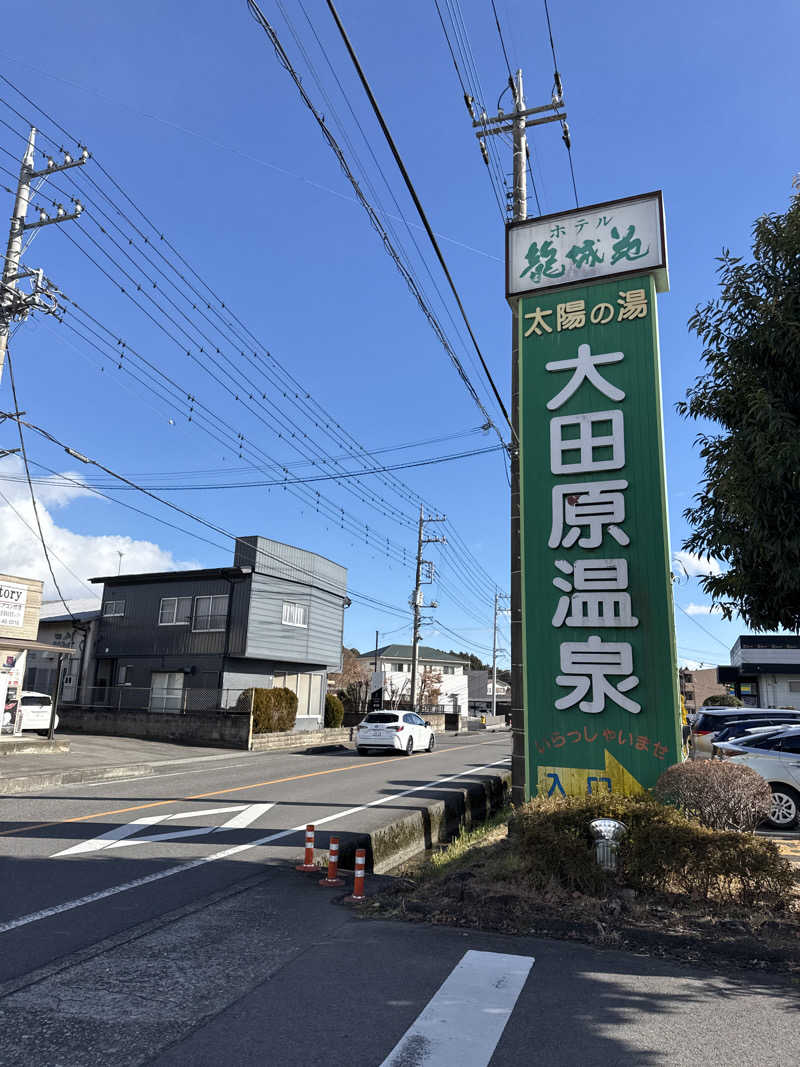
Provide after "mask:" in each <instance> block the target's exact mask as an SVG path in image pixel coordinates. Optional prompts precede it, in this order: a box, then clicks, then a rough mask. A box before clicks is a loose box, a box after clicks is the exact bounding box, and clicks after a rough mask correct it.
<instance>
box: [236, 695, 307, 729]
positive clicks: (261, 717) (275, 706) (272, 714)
mask: <svg viewBox="0 0 800 1067" xmlns="http://www.w3.org/2000/svg"><path fill="white" fill-rule="evenodd" d="M251 702H252V707H253V733H256V734H267V733H275V732H276V731H279V730H292V729H293V728H294V724H295V720H296V719H297V694H296V693H293V692H292V691H291V689H285V688H283V687H280V686H278V687H277V688H273V689H245V690H244V691H243V692H242V694H241V695H240V697H239V700H238V701H237V705H236V706H237V708H239V710H242V711H249V710H250V705H251Z"/></svg>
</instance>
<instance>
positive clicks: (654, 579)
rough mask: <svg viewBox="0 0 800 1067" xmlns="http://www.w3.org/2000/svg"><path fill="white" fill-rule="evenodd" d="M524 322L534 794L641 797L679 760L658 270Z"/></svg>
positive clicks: (526, 617)
mask: <svg viewBox="0 0 800 1067" xmlns="http://www.w3.org/2000/svg"><path fill="white" fill-rule="evenodd" d="M519 329H520V337H519V352H520V357H519V358H520V366H519V372H520V477H521V493H522V619H523V663H524V705H525V729H526V757H527V776H526V777H527V794H528V795H533V794H535V793H537V792H538V793H539V794H540V795H542V794H543V795H561V794H567V795H584V794H585V793H587V792H590V793H597V792H604V791H613V792H623V793H631V792H637V791H639V790H640V789H642V788H649V787H650V786H652V785H653V784H654V783H655V781H656V779H657V778H658V776H659V775H660V774H661V772H662V771H663V770H664V768H665V767H668V766H669V765H670V764H671V763H674V762H676V761H677V760H678V759H679V754H680V734H679V729H680V727H679V705H678V683H677V663H676V655H675V637H674V625H673V617H672V595H671V589H670V560H669V541H668V531H667V507H666V485H665V473H664V445H663V432H662V422H661V386H660V373H659V359H658V330H657V317H656V288H655V282H654V279H653V275H652V274H650V273H645V274H641V275H634V274H632V273H627V274H626V275H625V276H624V277H619V278H616V279H615V280H609V281H597V282H594V283H591V284H587V285H583V286H575V285H573V286H572V287H570V288H569V289H561V290H559V291H555V292H553V291H547V290H542V291H540V292H535V293H533V294H531V295H529V296H523V297H521V298H520V300H519Z"/></svg>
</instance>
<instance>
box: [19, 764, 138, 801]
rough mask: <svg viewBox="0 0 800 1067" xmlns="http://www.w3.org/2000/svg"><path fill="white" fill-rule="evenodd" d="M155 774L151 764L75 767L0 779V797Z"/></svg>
mask: <svg viewBox="0 0 800 1067" xmlns="http://www.w3.org/2000/svg"><path fill="white" fill-rule="evenodd" d="M151 774H155V765H154V764H152V763H129V764H128V765H127V766H124V767H76V768H74V769H73V770H71V771H44V772H42V774H27V775H25V777H24V778H0V796H13V795H14V794H15V793H35V792H38V790H40V789H52V788H53V787H54V786H58V785H85V784H87V783H90V782H110V781H113V780H114V779H115V778H147V777H149V776H150V775H151Z"/></svg>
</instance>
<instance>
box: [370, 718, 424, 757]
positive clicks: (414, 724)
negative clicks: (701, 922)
mask: <svg viewBox="0 0 800 1067" xmlns="http://www.w3.org/2000/svg"><path fill="white" fill-rule="evenodd" d="M435 747H436V735H435V734H434V732H433V728H432V727H431V724H430V723H429V722H425V720H424V719H421V718H420V717H419V715H417V714H415V713H414V712H411V711H405V712H403V711H371V712H370V713H369V715H367V717H366V718H365V719H363V720H362V721H361V722H360V723H359V724H358V727H357V730H356V748H357V750H358V754H359V755H360V756H364V755H366V753H367V752H368V751H369V750H370V749H372V748H380V749H387V748H390V749H392V750H393V751H395V752H398V751H399V752H405V754H406V755H407V756H410V755H412V754H413V753H414V752H423V751H424V752H433V750H434V748H435Z"/></svg>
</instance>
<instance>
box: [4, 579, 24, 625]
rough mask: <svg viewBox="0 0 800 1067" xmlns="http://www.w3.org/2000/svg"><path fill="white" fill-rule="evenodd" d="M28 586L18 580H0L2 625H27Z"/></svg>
mask: <svg viewBox="0 0 800 1067" xmlns="http://www.w3.org/2000/svg"><path fill="white" fill-rule="evenodd" d="M27 603H28V587H27V586H26V585H17V583H16V582H6V581H0V626H18V627H20V628H22V627H23V626H24V625H25V605H26V604H27Z"/></svg>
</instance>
